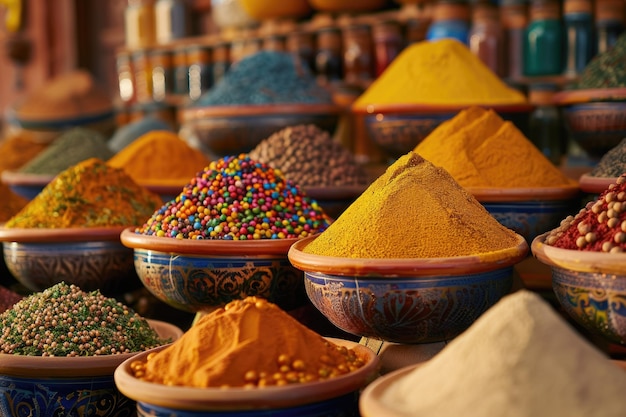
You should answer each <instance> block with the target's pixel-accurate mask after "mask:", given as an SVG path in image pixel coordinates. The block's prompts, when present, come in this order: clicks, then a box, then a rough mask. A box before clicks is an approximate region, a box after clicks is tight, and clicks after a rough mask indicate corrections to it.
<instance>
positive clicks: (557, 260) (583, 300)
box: [531, 233, 626, 345]
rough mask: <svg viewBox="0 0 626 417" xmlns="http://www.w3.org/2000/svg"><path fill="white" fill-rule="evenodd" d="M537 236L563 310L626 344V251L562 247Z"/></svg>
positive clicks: (537, 251)
mask: <svg viewBox="0 0 626 417" xmlns="http://www.w3.org/2000/svg"><path fill="white" fill-rule="evenodd" d="M547 234H548V233H545V234H542V235H540V236H537V237H536V238H535V239H534V240H533V242H532V245H531V249H532V253H533V255H534V256H535V257H536V258H537V259H538V260H539V261H541V262H542V263H544V264H546V265H549V266H550V267H551V270H552V289H553V290H554V293H555V294H556V298H557V300H558V301H559V303H560V305H561V307H563V310H565V311H566V312H567V314H568V315H569V316H570V317H571V318H572V319H573V320H574V321H576V322H577V323H579V324H580V325H581V326H582V327H583V328H585V329H587V330H588V331H589V332H591V333H593V334H596V335H600V336H602V337H604V338H605V340H607V341H609V342H613V343H618V344H622V345H626V254H624V253H603V252H590V251H578V250H572V249H562V248H557V247H554V246H550V245H546V244H545V239H546V237H547Z"/></svg>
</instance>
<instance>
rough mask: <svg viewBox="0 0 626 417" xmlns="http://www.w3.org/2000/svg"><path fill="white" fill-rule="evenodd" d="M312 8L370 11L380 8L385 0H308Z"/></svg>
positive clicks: (332, 10) (349, 11) (337, 10)
mask: <svg viewBox="0 0 626 417" xmlns="http://www.w3.org/2000/svg"><path fill="white" fill-rule="evenodd" d="M308 1H309V4H310V5H311V7H312V8H313V9H315V10H316V11H318V12H326V13H356V12H370V11H374V10H378V9H381V8H382V7H383V6H384V5H385V3H386V0H308Z"/></svg>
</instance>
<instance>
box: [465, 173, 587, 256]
mask: <svg viewBox="0 0 626 417" xmlns="http://www.w3.org/2000/svg"><path fill="white" fill-rule="evenodd" d="M467 191H469V192H470V194H472V195H473V196H474V197H475V198H476V199H477V200H478V201H479V202H480V203H481V204H482V205H483V207H485V208H486V209H487V211H488V212H489V214H491V215H492V216H493V217H494V218H495V219H496V220H497V221H498V222H499V223H500V224H502V225H503V226H505V227H508V228H509V229H511V230H513V231H514V232H516V233H518V234H520V235H522V236H524V237H525V238H526V242H527V243H528V244H529V245H530V243H531V242H532V241H533V239H534V238H535V237H537V236H538V235H540V234H542V233H545V232H547V231H549V230H552V229H554V228H555V227H557V226H558V225H559V223H561V220H563V219H564V218H565V217H567V216H568V215H569V214H571V213H576V212H577V211H578V209H580V208H581V205H582V203H581V192H580V188H579V186H578V184H576V183H575V182H572V184H571V185H568V186H564V187H541V188H510V189H507V188H481V189H479V188H467Z"/></svg>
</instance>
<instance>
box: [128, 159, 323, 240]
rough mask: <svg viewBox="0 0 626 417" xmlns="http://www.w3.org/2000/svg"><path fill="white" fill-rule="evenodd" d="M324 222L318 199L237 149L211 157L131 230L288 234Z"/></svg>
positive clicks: (197, 235) (243, 236) (238, 236)
mask: <svg viewBox="0 0 626 417" xmlns="http://www.w3.org/2000/svg"><path fill="white" fill-rule="evenodd" d="M329 225H330V218H329V217H328V215H327V214H325V213H324V211H323V209H322V208H321V207H320V206H319V205H318V204H317V202H316V201H315V200H312V199H310V198H309V197H308V196H306V195H305V194H303V193H302V192H301V191H300V189H299V187H298V186H297V185H296V184H294V183H293V182H292V181H290V180H287V179H285V178H284V177H283V175H282V173H281V172H280V171H279V170H275V169H273V168H271V167H269V166H268V165H266V164H263V163H260V162H256V161H253V160H251V159H250V158H249V157H248V156H247V154H242V155H239V156H228V157H224V158H222V159H219V160H217V161H213V162H211V163H210V164H209V166H208V167H207V168H205V169H204V170H203V171H201V172H199V173H198V174H197V176H196V177H195V178H192V179H191V181H190V182H189V183H188V184H187V185H185V187H183V190H182V192H181V193H180V194H179V195H178V196H177V197H176V198H174V199H173V200H171V201H170V202H168V203H166V204H165V205H163V206H162V207H161V208H160V209H159V210H157V211H156V212H155V213H154V214H153V215H152V217H150V219H149V220H148V221H147V222H146V223H145V224H144V225H143V226H142V227H141V228H138V229H137V230H136V232H137V233H140V234H145V235H153V236H162V237H170V238H176V239H224V240H253V239H288V238H299V237H306V236H309V235H311V234H315V233H320V232H322V231H324V230H325V229H326V228H327V227H328V226H329Z"/></svg>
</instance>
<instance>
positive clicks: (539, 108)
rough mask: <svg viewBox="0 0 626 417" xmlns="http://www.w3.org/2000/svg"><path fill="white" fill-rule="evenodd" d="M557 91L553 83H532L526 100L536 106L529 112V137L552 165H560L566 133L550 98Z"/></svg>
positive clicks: (559, 114) (559, 113) (556, 108)
mask: <svg viewBox="0 0 626 417" xmlns="http://www.w3.org/2000/svg"><path fill="white" fill-rule="evenodd" d="M556 92H557V86H556V85H554V84H549V83H548V84H541V83H537V84H532V85H531V86H530V87H529V92H528V101H529V102H530V104H532V105H534V106H536V107H535V109H534V110H533V112H532V113H531V114H530V119H529V134H528V135H529V139H530V140H531V141H532V142H533V143H534V144H535V146H536V147H537V148H538V149H539V150H540V151H541V152H542V153H543V154H544V155H545V156H546V158H548V159H549V160H550V161H551V162H552V163H553V164H554V165H557V166H558V165H560V164H561V161H562V158H563V149H564V148H566V146H564V143H563V142H564V141H565V140H566V135H565V132H564V128H563V123H562V120H561V112H560V110H559V108H558V107H557V106H556V105H555V104H554V103H553V101H552V98H553V97H554V94H555V93H556Z"/></svg>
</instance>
